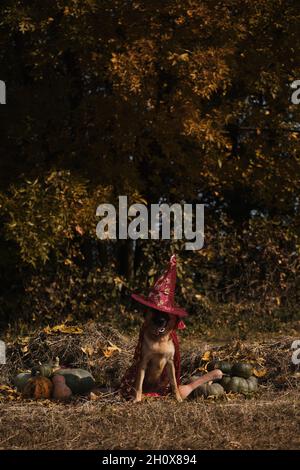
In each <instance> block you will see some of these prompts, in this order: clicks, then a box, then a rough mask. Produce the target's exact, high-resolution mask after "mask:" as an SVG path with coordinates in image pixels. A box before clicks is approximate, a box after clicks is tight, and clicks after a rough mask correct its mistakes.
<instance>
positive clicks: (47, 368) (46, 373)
mask: <svg viewBox="0 0 300 470" xmlns="http://www.w3.org/2000/svg"><path fill="white" fill-rule="evenodd" d="M53 371H54V369H53V366H52V364H41V365H39V366H35V367H33V368H32V369H31V375H32V376H35V375H37V374H39V375H41V376H42V377H48V378H50V377H51V375H52V374H53Z"/></svg>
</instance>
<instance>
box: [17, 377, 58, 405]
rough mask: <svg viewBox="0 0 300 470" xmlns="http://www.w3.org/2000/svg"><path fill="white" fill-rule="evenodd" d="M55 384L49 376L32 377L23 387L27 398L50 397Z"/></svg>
mask: <svg viewBox="0 0 300 470" xmlns="http://www.w3.org/2000/svg"><path fill="white" fill-rule="evenodd" d="M52 390H53V384H52V382H51V380H50V379H48V378H47V377H41V376H37V377H32V378H31V379H29V380H28V382H27V384H26V385H25V387H24V389H23V395H24V397H25V398H35V399H36V400H38V399H39V398H50V397H51V395H52Z"/></svg>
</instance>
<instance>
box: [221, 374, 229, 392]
mask: <svg viewBox="0 0 300 470" xmlns="http://www.w3.org/2000/svg"><path fill="white" fill-rule="evenodd" d="M230 380H231V377H229V376H228V375H224V376H223V377H222V380H221V381H220V384H221V385H222V387H224V389H225V390H226V389H227V385H228V383H229V382H230Z"/></svg>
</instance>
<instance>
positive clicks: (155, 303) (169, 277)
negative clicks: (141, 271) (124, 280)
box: [131, 255, 188, 317]
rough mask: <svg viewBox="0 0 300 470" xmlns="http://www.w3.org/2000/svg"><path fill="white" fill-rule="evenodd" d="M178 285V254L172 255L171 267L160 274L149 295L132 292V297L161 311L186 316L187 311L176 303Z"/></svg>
mask: <svg viewBox="0 0 300 470" xmlns="http://www.w3.org/2000/svg"><path fill="white" fill-rule="evenodd" d="M175 286H176V256H175V255H173V256H171V259H170V264H169V268H168V269H167V271H165V273H164V274H163V275H162V276H160V278H159V279H157V281H156V282H155V284H154V286H153V287H152V289H151V291H150V293H149V295H148V297H145V296H143V295H139V294H132V295H131V297H132V298H133V299H134V300H136V301H137V302H139V303H141V304H143V305H146V306H147V307H151V308H154V309H155V310H160V311H161V312H165V313H169V314H171V315H177V316H178V317H186V316H187V315H188V314H187V312H186V311H185V310H184V309H183V308H181V307H178V306H177V305H175V299H174V297H175Z"/></svg>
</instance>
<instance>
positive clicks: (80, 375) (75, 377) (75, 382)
mask: <svg viewBox="0 0 300 470" xmlns="http://www.w3.org/2000/svg"><path fill="white" fill-rule="evenodd" d="M55 375H63V376H64V378H65V381H66V384H67V386H68V387H69V388H70V389H71V390H72V393H75V394H76V393H78V394H81V393H87V392H90V391H91V390H92V388H93V387H94V386H95V379H94V377H93V376H92V375H91V374H90V372H88V371H87V370H83V369H58V370H56V371H55V373H54V376H53V378H54V377H55Z"/></svg>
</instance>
